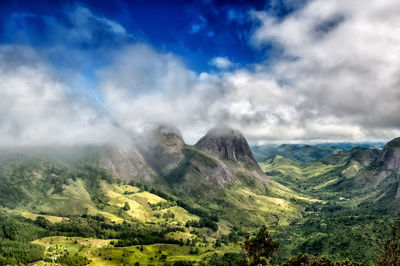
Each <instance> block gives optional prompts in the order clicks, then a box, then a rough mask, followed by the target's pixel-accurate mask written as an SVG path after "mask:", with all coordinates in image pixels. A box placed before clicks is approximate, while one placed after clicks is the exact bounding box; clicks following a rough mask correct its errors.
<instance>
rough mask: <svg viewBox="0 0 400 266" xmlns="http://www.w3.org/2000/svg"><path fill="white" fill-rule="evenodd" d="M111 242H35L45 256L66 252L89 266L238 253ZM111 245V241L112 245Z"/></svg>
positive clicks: (231, 248)
mask: <svg viewBox="0 0 400 266" xmlns="http://www.w3.org/2000/svg"><path fill="white" fill-rule="evenodd" d="M111 241H112V240H100V239H91V238H80V237H61V236H55V237H45V238H42V239H38V240H35V241H33V243H35V244H39V245H42V246H44V247H45V248H46V257H57V256H60V255H62V254H65V253H66V252H69V253H71V254H79V255H81V256H86V257H87V258H89V259H90V260H91V261H92V262H91V264H90V265H122V264H128V265H133V264H134V263H135V262H139V263H140V265H148V264H153V265H165V264H166V263H172V264H173V263H174V262H176V261H182V260H184V261H193V262H199V261H200V260H201V259H202V258H203V257H204V256H206V255H210V254H213V253H220V254H224V253H226V252H239V251H240V250H241V248H240V246H238V245H227V246H226V245H223V246H222V247H221V248H218V249H216V248H214V247H213V246H212V245H211V244H201V245H200V247H199V254H198V255H195V254H190V250H191V247H188V246H179V245H172V244H154V245H145V246H142V247H143V250H141V249H140V247H141V246H130V247H124V248H117V247H114V246H113V245H112V244H110V242H111ZM111 243H112V242H111ZM37 265H51V263H44V262H41V263H37Z"/></svg>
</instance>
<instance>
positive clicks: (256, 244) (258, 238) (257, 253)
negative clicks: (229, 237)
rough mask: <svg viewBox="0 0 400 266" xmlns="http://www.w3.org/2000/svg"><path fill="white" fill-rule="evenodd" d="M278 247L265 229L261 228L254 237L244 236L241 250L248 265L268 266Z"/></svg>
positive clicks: (264, 227)
mask: <svg viewBox="0 0 400 266" xmlns="http://www.w3.org/2000/svg"><path fill="white" fill-rule="evenodd" d="M278 246H279V244H278V243H277V242H275V241H273V240H272V239H271V237H270V236H269V234H268V230H267V227H266V226H262V227H261V228H260V230H259V231H258V232H257V234H256V235H255V236H253V237H250V236H249V235H248V234H246V235H245V241H244V244H243V250H244V252H245V254H246V257H247V258H248V260H249V263H250V265H270V264H271V263H272V255H273V254H274V253H275V252H276V251H277V250H278Z"/></svg>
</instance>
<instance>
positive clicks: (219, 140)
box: [196, 128, 258, 168]
mask: <svg viewBox="0 0 400 266" xmlns="http://www.w3.org/2000/svg"><path fill="white" fill-rule="evenodd" d="M196 147H197V148H199V149H201V150H203V151H206V152H208V153H210V154H211V155H213V156H215V157H217V158H219V159H223V160H231V161H235V162H245V163H248V164H250V165H253V166H256V167H257V168H258V164H257V162H256V160H255V159H254V156H253V153H252V152H251V150H250V147H249V144H248V143H247V140H246V139H245V137H244V136H243V135H242V134H241V133H240V132H239V131H237V130H233V129H231V128H213V129H211V130H210V131H208V132H207V134H206V135H205V136H204V137H202V138H201V139H200V140H199V141H198V142H197V143H196Z"/></svg>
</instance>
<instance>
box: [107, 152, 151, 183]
mask: <svg viewBox="0 0 400 266" xmlns="http://www.w3.org/2000/svg"><path fill="white" fill-rule="evenodd" d="M99 166H100V167H102V168H104V169H107V170H109V171H110V172H111V173H112V174H113V175H114V176H117V177H119V178H120V179H122V180H125V181H130V180H145V181H153V179H154V178H155V177H156V173H155V172H154V171H153V169H151V167H150V166H149V165H148V164H147V162H146V161H145V159H144V158H143V156H142V155H141V154H140V152H139V151H138V150H137V148H136V147H135V146H133V145H131V146H129V147H113V148H111V149H110V150H109V151H107V152H106V153H105V154H104V155H103V156H102V157H101V159H100V161H99Z"/></svg>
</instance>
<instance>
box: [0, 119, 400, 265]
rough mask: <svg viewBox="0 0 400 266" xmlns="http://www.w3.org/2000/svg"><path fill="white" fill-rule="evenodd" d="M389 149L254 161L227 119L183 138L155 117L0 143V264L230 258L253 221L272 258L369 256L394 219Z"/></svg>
mask: <svg viewBox="0 0 400 266" xmlns="http://www.w3.org/2000/svg"><path fill="white" fill-rule="evenodd" d="M312 147H313V146H307V147H306V148H307V152H310V150H312V149H313V148H312ZM315 149H316V151H317V152H320V151H321V147H315ZM324 149H325V148H324ZM399 154H400V148H399V141H398V140H394V141H391V142H389V143H388V144H386V145H385V147H384V148H383V150H382V149H380V148H376V147H353V148H351V149H343V150H336V151H335V152H332V153H329V154H327V155H326V154H324V155H326V156H322V157H320V158H315V159H312V160H309V159H307V160H304V161H302V160H292V159H290V158H286V157H284V156H282V155H279V154H273V155H272V156H270V157H268V158H266V159H265V160H263V161H261V162H257V161H256V160H255V158H254V156H253V153H252V151H251V150H250V147H249V145H248V143H247V141H246V139H245V138H244V137H243V136H242V135H241V133H240V132H238V131H235V130H231V129H226V128H221V129H212V130H210V131H209V132H208V133H207V134H206V135H205V136H204V137H203V138H201V139H200V140H199V142H198V143H197V144H195V145H187V144H186V143H185V142H184V141H183V139H182V137H181V135H180V133H179V130H177V129H176V128H174V127H172V126H166V125H158V126H154V127H152V128H150V129H149V131H146V132H145V133H144V134H143V135H140V136H134V138H133V141H132V143H130V144H129V145H124V146H107V145H103V146H84V147H83V146H82V147H76V148H73V147H70V148H65V147H51V148H49V147H36V148H25V149H20V150H15V149H7V148H2V152H1V155H0V179H1V183H0V192H1V193H0V206H1V209H0V225H1V226H0V228H1V230H0V239H1V240H2V241H1V244H0V265H3V264H4V265H8V264H17V263H22V264H32V265H52V264H54V263H58V264H61V265H86V264H90V265H193V264H194V265H209V264H211V261H212V264H215V265H217V264H216V263H217V262H218V263H221V264H220V265H236V264H235V261H239V260H240V259H244V258H246V256H247V255H246V253H244V250H243V244H242V243H243V241H244V240H245V238H246V235H247V234H248V233H250V234H253V233H254V232H256V231H257V230H258V229H259V228H261V227H262V226H266V227H267V228H268V231H269V232H270V234H271V237H272V238H273V239H274V240H275V241H276V242H277V243H279V249H278V251H277V252H276V253H275V254H274V256H273V261H274V262H275V264H282V263H284V262H285V261H287V260H288V259H289V258H292V257H295V256H297V255H299V254H306V253H307V254H309V255H311V256H315V257H327V258H329V259H331V260H335V261H343V260H345V259H350V260H352V261H353V262H355V263H360V264H371V265H374V264H376V263H377V257H378V256H379V254H381V252H382V248H383V246H384V243H385V241H386V239H387V237H389V236H390V232H391V228H392V226H393V225H398V224H399V212H398V210H399V200H398V194H399V192H398V187H399V170H400V168H399V167H398V166H399V165H400V160H399V158H400V157H398V156H399ZM224 263H225V264H224ZM218 265H219V264H218Z"/></svg>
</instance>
